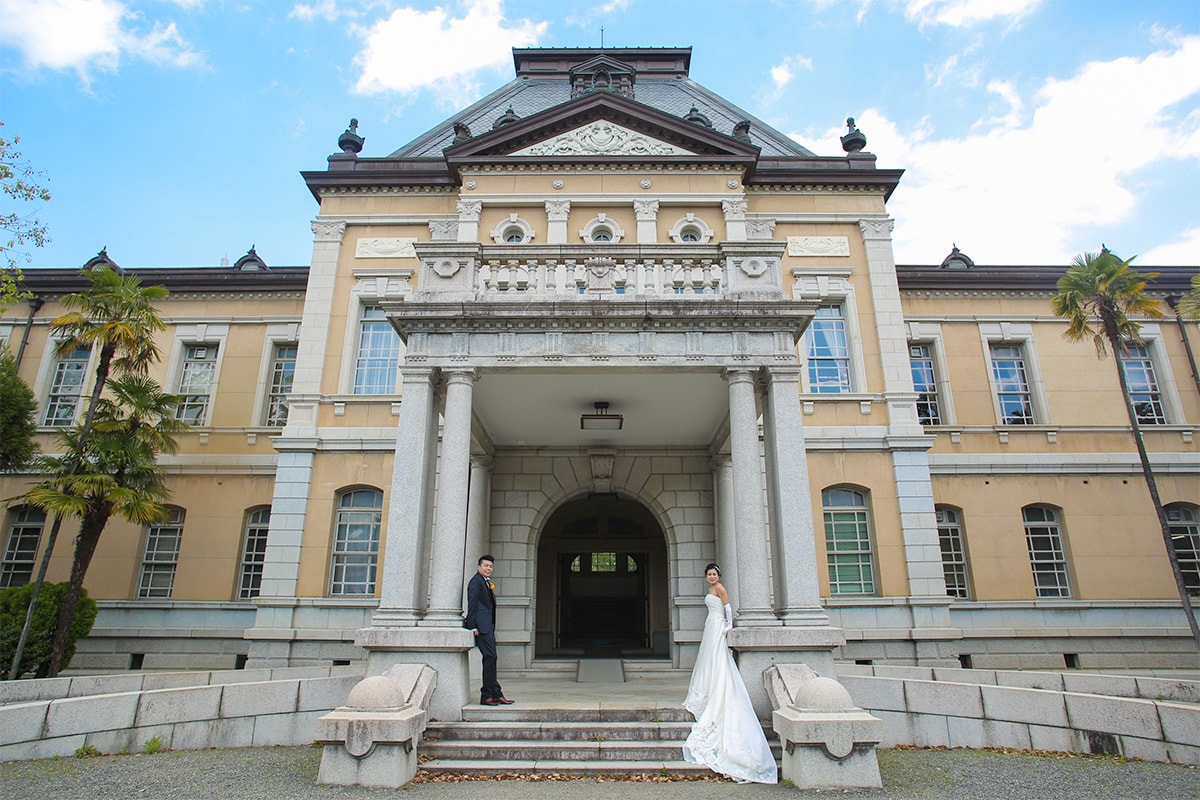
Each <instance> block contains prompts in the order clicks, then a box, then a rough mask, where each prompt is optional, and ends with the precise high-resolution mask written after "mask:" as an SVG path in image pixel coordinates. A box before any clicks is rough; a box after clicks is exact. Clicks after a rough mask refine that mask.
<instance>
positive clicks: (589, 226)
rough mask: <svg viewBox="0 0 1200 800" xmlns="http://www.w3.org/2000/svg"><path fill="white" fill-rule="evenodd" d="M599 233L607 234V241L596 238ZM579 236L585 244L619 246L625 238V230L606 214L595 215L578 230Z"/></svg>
mask: <svg viewBox="0 0 1200 800" xmlns="http://www.w3.org/2000/svg"><path fill="white" fill-rule="evenodd" d="M601 233H607V234H608V238H607V239H598V238H596V237H597V236H598V235H600V234H601ZM579 236H580V238H582V239H583V241H584V242H585V243H587V244H620V243H621V240H622V239H624V238H625V229H624V228H622V227H621V226H620V225H618V224H617V221H616V220H614V219H613V218H612V217H610V216H608V215H607V214H597V215H596V216H594V217H592V218H591V219H590V220H588V221H587V222H586V223H584V225H583V227H582V228H580V230H579Z"/></svg>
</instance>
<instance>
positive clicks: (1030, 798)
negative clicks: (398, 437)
mask: <svg viewBox="0 0 1200 800" xmlns="http://www.w3.org/2000/svg"><path fill="white" fill-rule="evenodd" d="M320 759H321V752H320V750H318V749H316V748H311V747H272V748H256V749H245V750H187V751H179V752H161V753H157V754H155V755H144V754H136V755H124V756H100V757H97V758H90V759H75V758H61V759H52V760H46V761H18V762H8V763H5V764H0V798H4V800H25V799H26V798H28V800H84V798H161V799H162V800H185V799H189V798H230V800H268V799H269V800H325V799H328V800H342V799H344V798H346V799H351V800H355V799H358V798H383V797H386V796H391V795H393V794H394V790H384V789H364V788H361V787H345V786H318V785H316V784H315V780H316V775H317V765H318V764H319V762H320ZM879 766H880V771H881V772H882V774H883V784H884V787H885V788H884V789H882V790H871V791H862V792H853V793H850V794H853V796H854V797H855V798H862V800H884V799H885V798H886V799H887V800H1043V799H1044V800H1102V799H1105V798H1113V800H1142V799H1143V798H1144V799H1145V800H1151V799H1153V800H1175V799H1176V798H1179V800H1183V798H1200V770H1198V769H1195V768H1191V767H1184V766H1180V765H1176V764H1156V763H1150V762H1143V761H1123V760H1121V759H1116V758H1100V757H1093V756H1063V755H1046V754H1032V753H1015V752H1008V751H994V750H915V749H904V750H880V751H879ZM403 791H405V793H406V794H405V797H407V798H410V799H411V800H420V799H421V798H429V800H483V798H488V800H585V799H586V800H591V799H592V798H599V799H600V800H609V799H610V798H611V800H627V798H628V796H629V794H630V793H631V792H636V794H637V796H638V798H639V800H641V798H672V799H676V798H677V799H678V800H709V799H710V798H743V797H747V798H759V797H761V798H771V797H779V798H782V797H790V796H794V795H795V794H796V790H794V789H792V788H791V787H790V786H786V785H779V786H759V785H749V786H746V785H738V784H734V783H730V782H728V781H723V780H704V781H697V780H689V781H683V780H680V781H669V782H667V781H649V780H642V781H637V782H633V781H615V780H601V779H595V778H584V779H574V780H565V781H553V780H520V779H504V780H466V781H453V782H452V781H444V780H441V781H439V780H437V776H433V775H429V774H427V773H424V772H422V773H419V774H418V778H417V782H415V783H413V784H411V785H409V786H408V787H406V788H405V789H404V790H403ZM805 794H806V795H810V796H832V795H845V794H847V793H845V792H842V791H840V790H839V791H832V790H830V791H825V792H807V793H805Z"/></svg>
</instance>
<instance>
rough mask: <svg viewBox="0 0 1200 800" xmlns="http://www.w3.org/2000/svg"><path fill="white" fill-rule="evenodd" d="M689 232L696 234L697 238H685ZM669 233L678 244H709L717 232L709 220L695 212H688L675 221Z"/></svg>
mask: <svg viewBox="0 0 1200 800" xmlns="http://www.w3.org/2000/svg"><path fill="white" fill-rule="evenodd" d="M688 233H692V234H694V235H695V237H696V238H695V239H693V240H691V241H688V240H687V239H686V238H685V237H686V235H687V234H688ZM667 235H668V236H669V237H671V241H673V242H675V243H676V244H708V243H709V242H710V241H712V238H713V236H715V235H716V233H715V232H714V231H713V229H712V227H711V226H710V225H709V224H708V223H707V222H705V221H704V220H703V219H701V218H700V217H698V216H696V215H695V214H694V213H692V212H688V213H687V214H686V215H684V216H682V217H680V218H679V219H678V220H676V221H675V224H674V225H672V226H671V229H670V230H669V231H667Z"/></svg>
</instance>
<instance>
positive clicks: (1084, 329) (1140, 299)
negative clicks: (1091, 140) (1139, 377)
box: [1051, 247, 1200, 648]
mask: <svg viewBox="0 0 1200 800" xmlns="http://www.w3.org/2000/svg"><path fill="white" fill-rule="evenodd" d="M1132 263H1133V258H1130V259H1128V260H1122V259H1121V258H1120V257H1119V256H1117V255H1116V254H1115V253H1113V252H1112V251H1110V250H1109V249H1108V248H1107V247H1105V248H1102V249H1101V251H1100V252H1099V253H1083V254H1082V255H1078V256H1076V257H1075V258H1074V260H1073V261H1072V262H1071V266H1070V268H1068V269H1067V273H1066V275H1064V276H1063V277H1062V278H1060V279H1059V281H1058V293H1057V294H1055V295H1054V297H1053V298H1051V305H1052V307H1053V309H1054V313H1055V314H1056V315H1057V316H1059V317H1062V318H1063V319H1065V320H1066V321H1067V330H1066V331H1065V332H1064V333H1063V335H1064V336H1065V337H1066V338H1067V339H1069V340H1071V341H1075V342H1078V341H1083V340H1085V339H1091V340H1092V342H1093V344H1095V346H1096V355H1097V356H1098V357H1099V358H1104V357H1105V355H1107V353H1108V351H1109V350H1112V352H1113V356H1114V358H1113V360H1114V362H1116V366H1117V379H1118V381H1119V382H1120V384H1121V396H1122V397H1123V398H1124V400H1125V413H1126V414H1127V415H1128V416H1129V426H1130V428H1131V430H1132V432H1133V440H1134V443H1135V444H1136V445H1137V452H1138V457H1139V458H1140V459H1141V462H1142V475H1143V476H1144V477H1145V479H1146V488H1147V489H1149V491H1150V499H1151V501H1153V503H1154V511H1155V514H1157V516H1158V523H1159V527H1160V528H1161V529H1162V536H1163V543H1164V544H1165V545H1166V548H1167V559H1168V561H1170V563H1171V571H1172V572H1173V573H1174V575H1175V587H1176V589H1177V590H1178V592H1179V598H1180V600H1181V601H1182V603H1183V611H1184V615H1185V616H1186V617H1187V621H1188V626H1189V627H1190V628H1191V631H1192V636H1193V638H1195V640H1196V646H1197V648H1200V624H1198V623H1197V621H1196V614H1195V612H1194V611H1193V610H1192V601H1191V598H1190V597H1189V596H1188V591H1187V584H1186V582H1185V581H1184V578H1183V571H1182V570H1181V569H1180V566H1179V556H1178V554H1177V553H1176V552H1175V545H1174V543H1173V542H1172V540H1171V529H1170V524H1169V523H1168V521H1167V514H1166V512H1165V511H1164V510H1163V505H1162V499H1161V498H1160V497H1159V494H1158V483H1157V482H1156V481H1155V479H1154V471H1153V470H1152V469H1151V468H1150V457H1149V456H1148V455H1147V454H1146V443H1145V441H1144V440H1143V438H1142V429H1141V426H1140V425H1139V424H1138V418H1137V412H1136V411H1135V410H1134V407H1133V400H1132V399H1131V398H1130V396H1129V385H1128V381H1127V380H1126V377H1125V370H1124V368H1123V367H1122V365H1121V354H1122V353H1124V352H1126V345H1127V343H1129V342H1140V341H1141V339H1140V337H1139V331H1140V328H1141V325H1140V323H1138V322H1137V321H1136V320H1134V319H1132V318H1131V317H1133V316H1136V315H1142V316H1146V317H1149V318H1151V319H1160V318H1162V316H1163V313H1162V311H1161V310H1159V307H1158V301H1157V300H1155V299H1154V298H1152V297H1150V296H1149V295H1148V294H1146V283H1147V281H1151V280H1153V279H1154V278H1156V277H1158V273H1152V272H1148V273H1146V274H1144V275H1142V274H1138V273H1137V272H1135V271H1134V270H1133V269H1131V268H1130V264H1132ZM1093 320H1096V321H1098V322H1099V327H1098V328H1097V327H1093Z"/></svg>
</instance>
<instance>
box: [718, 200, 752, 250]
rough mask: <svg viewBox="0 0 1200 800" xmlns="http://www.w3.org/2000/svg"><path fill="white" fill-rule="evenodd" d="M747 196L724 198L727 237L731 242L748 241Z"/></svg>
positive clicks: (723, 207) (722, 205) (723, 209)
mask: <svg viewBox="0 0 1200 800" xmlns="http://www.w3.org/2000/svg"><path fill="white" fill-rule="evenodd" d="M748 208H749V204H748V203H747V202H746V198H744V197H739V198H738V199H736V200H722V201H721V211H722V213H724V214H725V239H726V241H731V242H744V241H746V211H747V209H748Z"/></svg>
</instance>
